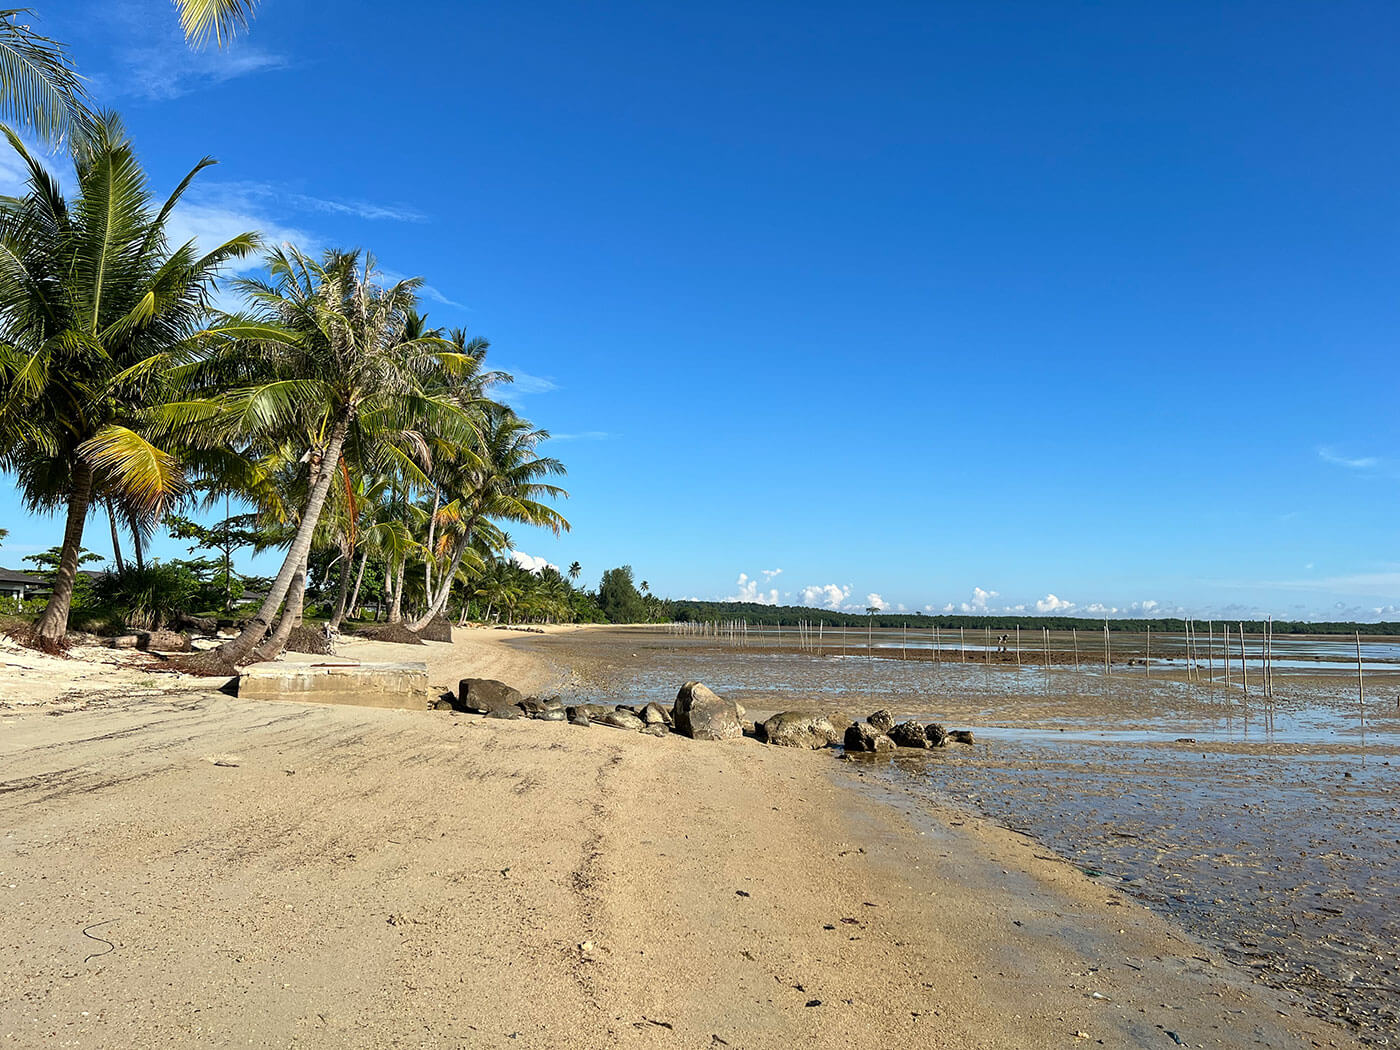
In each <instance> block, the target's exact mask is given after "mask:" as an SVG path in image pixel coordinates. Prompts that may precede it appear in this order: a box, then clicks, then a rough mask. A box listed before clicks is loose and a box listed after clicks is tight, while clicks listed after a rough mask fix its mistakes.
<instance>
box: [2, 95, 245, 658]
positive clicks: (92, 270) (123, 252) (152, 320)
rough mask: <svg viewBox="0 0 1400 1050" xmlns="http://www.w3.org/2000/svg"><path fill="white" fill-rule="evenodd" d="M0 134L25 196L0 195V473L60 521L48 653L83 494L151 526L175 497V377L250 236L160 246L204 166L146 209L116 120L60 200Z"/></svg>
mask: <svg viewBox="0 0 1400 1050" xmlns="http://www.w3.org/2000/svg"><path fill="white" fill-rule="evenodd" d="M4 130H5V134H6V135H7V137H8V138H9V141H10V145H11V146H12V147H13V149H14V150H15V152H16V153H17V154H18V155H19V158H20V160H21V161H22V162H23V164H24V166H25V167H26V168H27V170H28V176H29V180H28V181H29V192H28V193H27V194H26V195H25V196H24V197H21V198H13V197H9V198H0V469H4V470H7V471H13V472H14V473H15V475H16V478H17V481H18V484H19V488H20V491H21V493H22V495H23V498H24V502H25V505H26V506H27V507H29V508H30V509H32V510H39V511H56V510H62V511H64V512H65V515H66V524H65V527H64V535H63V545H62V552H63V553H62V556H61V558H60V563H59V566H58V571H57V573H56V575H55V577H54V580H53V594H52V597H51V598H50V599H49V603H48V606H47V608H46V609H45V611H44V615H43V616H42V617H41V619H40V621H39V624H38V626H37V629H36V638H37V640H38V642H39V644H40V645H42V646H44V647H46V648H57V647H58V646H59V645H60V644H61V642H62V640H63V636H64V634H65V633H66V631H67V628H68V612H69V608H70V606H71V604H72V596H73V586H74V580H75V578H76V573H77V568H78V560H77V559H78V552H79V551H80V550H81V548H82V540H83V529H84V526H85V524H86V521H87V516H88V512H89V510H90V508H91V507H92V506H93V503H94V501H95V500H101V499H106V500H111V501H113V502H115V503H118V504H120V505H121V506H123V507H124V508H126V509H127V510H128V511H129V512H131V513H133V514H136V515H138V516H142V517H150V516H153V515H156V514H159V513H160V512H161V511H162V510H163V509H164V508H165V506H166V505H167V504H168V503H169V502H170V500H171V499H172V498H175V497H177V496H178V495H179V494H180V493H181V492H182V491H183V488H184V475H183V471H182V470H181V469H180V466H179V463H178V461H177V459H176V456H175V455H174V451H173V449H174V445H172V443H171V442H172V440H175V441H177V440H178V439H177V438H176V435H175V432H174V428H173V426H172V421H174V420H178V419H179V418H180V417H181V416H184V418H186V419H188V418H189V413H188V412H187V411H185V412H182V411H181V406H182V403H183V402H184V399H185V398H186V397H187V396H188V384H187V382H186V381H185V377H186V375H187V371H186V369H187V366H189V365H190V364H191V362H192V361H193V360H194V353H195V341H196V336H197V334H198V332H199V330H200V326H201V322H202V321H203V320H204V319H205V317H206V315H207V312H208V296H209V292H210V286H211V282H212V281H213V278H214V276H215V274H216V273H217V272H218V271H219V268H220V267H221V266H222V265H223V264H225V263H226V262H228V261H230V260H232V259H235V258H239V257H241V256H243V255H246V254H247V253H248V252H250V251H252V250H253V248H254V246H255V244H256V238H255V237H254V236H253V235H252V234H242V235H240V236H238V237H235V238H233V239H232V240H230V241H228V242H226V243H224V244H222V245H220V246H219V247H217V248H215V249H214V250H213V251H211V252H208V253H205V254H203V255H201V254H199V253H198V252H197V251H196V248H195V246H194V244H193V243H191V244H185V245H183V246H181V247H178V248H175V249H174V250H171V249H170V248H169V247H168V245H167V243H166V237H165V222H166V219H167V217H168V216H169V214H170V210H171V209H172V208H173V207H174V205H175V203H176V202H177V201H178V200H179V199H180V196H181V194H182V193H183V192H184V190H185V188H186V187H187V186H188V185H189V184H190V182H191V180H192V179H193V178H194V177H195V175H197V174H198V172H199V171H200V170H201V169H202V168H204V167H206V166H207V165H208V164H209V163H211V162H210V161H208V160H205V161H201V162H200V163H199V164H198V165H196V166H195V168H194V169H193V170H192V171H191V172H190V173H189V175H187V176H186V177H185V179H184V181H183V182H181V183H180V185H179V186H178V187H177V188H176V190H175V192H174V193H172V194H171V195H170V196H169V197H168V198H166V199H165V201H164V202H163V203H162V204H160V206H159V207H158V208H157V207H156V206H155V202H154V201H153V199H152V197H151V193H150V190H149V187H148V185H147V182H146V177H145V174H144V172H143V171H142V170H141V168H140V165H139V164H138V163H137V161H136V155H135V153H134V151H133V149H132V146H131V143H130V142H129V141H128V139H127V137H126V134H125V132H124V131H123V130H122V127H121V123H120V122H119V121H118V120H117V118H116V117H114V116H110V115H108V116H104V117H102V118H101V119H100V120H99V121H98V123H97V125H96V127H95V129H94V133H93V135H92V137H91V138H90V139H87V140H84V141H83V142H81V143H79V144H78V149H77V150H76V152H75V160H74V166H75V169H76V176H77V191H78V192H77V195H76V196H75V197H74V199H73V200H72V201H68V200H65V199H64V197H63V195H62V193H61V192H60V191H59V185H58V182H57V181H56V180H55V179H54V178H53V176H51V175H50V174H49V172H48V171H46V170H45V169H44V167H43V165H42V164H41V163H40V162H39V161H38V160H37V159H36V158H34V157H33V156H31V155H30V154H29V152H28V151H27V150H26V149H25V147H24V144H23V143H21V142H20V140H19V138H18V137H17V136H16V135H15V134H14V132H12V131H10V130H9V129H8V128H6V129H4Z"/></svg>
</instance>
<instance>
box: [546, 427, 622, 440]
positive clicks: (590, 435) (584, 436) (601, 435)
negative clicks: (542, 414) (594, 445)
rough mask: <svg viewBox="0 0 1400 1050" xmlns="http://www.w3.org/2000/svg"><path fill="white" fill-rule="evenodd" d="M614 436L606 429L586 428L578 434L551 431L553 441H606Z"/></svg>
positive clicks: (550, 437) (550, 436)
mask: <svg viewBox="0 0 1400 1050" xmlns="http://www.w3.org/2000/svg"><path fill="white" fill-rule="evenodd" d="M610 437H612V435H611V434H609V433H608V432H607V431H606V430H584V431H580V432H579V433H577V434H555V433H554V432H552V431H551V432H550V435H549V439H550V440H551V441H606V440H608V438H610Z"/></svg>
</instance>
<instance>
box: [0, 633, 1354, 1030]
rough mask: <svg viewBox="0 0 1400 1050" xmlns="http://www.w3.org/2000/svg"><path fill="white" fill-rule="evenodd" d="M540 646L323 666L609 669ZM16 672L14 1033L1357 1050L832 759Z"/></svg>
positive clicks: (529, 684)
mask: <svg viewBox="0 0 1400 1050" xmlns="http://www.w3.org/2000/svg"><path fill="white" fill-rule="evenodd" d="M558 633H560V632H558V631H556V632H555V634H556V635H557V634H558ZM539 638H540V636H535V635H514V634H508V633H507V632H493V631H485V630H468V631H459V632H458V641H457V642H455V643H454V644H452V645H450V646H449V645H428V646H425V647H423V648H422V649H421V650H420V649H418V648H417V647H414V648H412V649H409V648H406V647H402V646H394V645H386V644H376V643H362V642H352V643H349V644H347V645H346V646H345V647H343V649H342V653H343V654H344V655H347V656H352V657H355V658H359V659H365V660H374V659H394V660H405V659H423V660H425V661H426V662H427V663H428V664H429V670H430V679H431V680H432V681H433V682H434V684H437V685H447V684H453V683H455V681H456V679H457V678H458V677H461V676H465V675H474V676H483V677H498V678H502V679H504V680H506V681H511V682H513V683H516V684H519V685H521V686H522V687H524V688H526V689H531V690H537V691H548V690H550V689H552V688H556V687H559V686H561V685H569V684H575V685H576V684H577V683H578V681H579V680H580V676H583V678H584V679H586V680H590V681H591V680H595V679H597V680H601V678H602V677H603V676H604V675H605V674H606V670H607V668H606V666H605V665H606V664H607V663H608V661H610V660H614V659H617V657H615V656H607V657H605V658H600V660H599V661H598V662H597V663H596V664H595V665H594V666H591V667H590V666H575V665H576V664H580V665H581V664H582V663H583V662H582V661H574V660H564V659H561V657H560V653H563V652H568V651H575V652H576V651H582V650H583V649H586V647H587V639H588V635H587V632H583V631H580V632H577V633H576V634H575V635H574V637H573V638H572V639H570V645H569V646H568V647H567V648H560V647H559V646H557V645H555V646H549V645H537V644H536V641H535V640H536V639H539ZM542 641H544V642H556V641H557V638H548V637H546V638H544V639H542ZM537 650H539V651H543V652H544V654H545V655H543V656H541V655H540V653H539V651H537ZM84 655H85V656H87V655H89V654H84ZM107 658H111V656H110V654H108V657H107ZM0 661H3V662H5V663H6V664H8V665H9V666H6V667H0V987H3V989H4V994H3V995H0V1046H26V1047H27V1046H35V1047H38V1046H45V1047H48V1046H55V1047H57V1046H93V1047H147V1046H156V1045H162V1046H229V1047H232V1046H256V1047H328V1048H329V1047H365V1048H368V1047H389V1046H401V1047H478V1046H480V1047H496V1046H500V1047H581V1048H590V1047H612V1046H647V1047H651V1046H656V1047H723V1046H731V1047H745V1048H761V1047H789V1046H815V1047H828V1046H830V1047H836V1046H841V1047H849V1046H872V1047H915V1046H917V1047H954V1048H961V1047H968V1048H972V1047H1007V1048H1022V1047H1040V1046H1048V1047H1056V1046H1066V1047H1068V1046H1093V1045H1105V1046H1134V1047H1136V1046H1143V1047H1157V1046H1161V1047H1171V1046H1175V1045H1189V1046H1208V1047H1233V1046H1268V1047H1290V1046H1302V1047H1306V1046H1335V1047H1350V1046H1353V1045H1355V1044H1353V1043H1352V1042H1351V1040H1350V1038H1349V1037H1348V1036H1347V1035H1346V1033H1344V1032H1343V1031H1342V1030H1341V1029H1339V1028H1337V1027H1335V1026H1333V1025H1330V1024H1328V1023H1326V1022H1324V1021H1320V1020H1317V1019H1314V1018H1312V1017H1311V1016H1309V1015H1308V1014H1307V1012H1306V1010H1305V1009H1304V1008H1303V1006H1302V1005H1300V1004H1299V1002H1297V1001H1296V1000H1293V999H1290V998H1287V997H1285V996H1284V995H1283V994H1282V993H1278V992H1274V991H1272V990H1270V989H1267V988H1261V987H1257V986H1255V985H1252V984H1251V983H1250V982H1249V979H1248V975H1247V974H1245V973H1244V972H1243V971H1242V970H1239V969H1236V968H1234V967H1232V966H1230V965H1228V964H1226V963H1224V962H1223V961H1222V960H1220V959H1219V958H1217V957H1215V956H1214V955H1213V954H1212V953H1211V952H1210V951H1208V950H1206V949H1205V948H1204V947H1203V946H1201V945H1200V944H1198V943H1196V942H1195V941H1193V940H1192V939H1191V938H1189V937H1187V936H1186V935H1184V934H1183V933H1181V932H1180V931H1178V930H1177V929H1175V928H1174V927H1173V926H1172V925H1170V924H1169V923H1168V922H1167V921H1165V920H1164V919H1162V918H1159V917H1157V916H1154V915H1152V914H1150V913H1149V912H1148V911H1146V910H1145V909H1144V908H1142V907H1141V906H1140V905H1138V904H1137V903H1136V902H1134V901H1132V900H1131V899H1128V898H1126V897H1123V896H1120V895H1119V894H1118V893H1117V892H1116V891H1114V890H1112V889H1111V888H1109V887H1105V886H1101V885H1098V884H1096V883H1095V882H1094V881H1093V880H1091V879H1089V878H1086V877H1085V876H1084V875H1083V874H1082V873H1081V872H1080V871H1079V870H1078V869H1076V868H1075V867H1073V866H1072V865H1070V864H1068V863H1066V862H1064V861H1062V860H1059V859H1057V858H1055V857H1053V856H1051V855H1050V854H1048V853H1047V852H1046V851H1045V848H1044V847H1042V846H1040V845H1038V844H1036V843H1034V842H1033V841H1031V840H1029V839H1027V838H1024V837H1022V836H1020V835H1017V834H1015V833H1013V832H1010V831H1007V830H1005V829H1002V828H998V827H995V826H993V825H991V824H990V823H987V822H985V821H982V820H979V819H977V818H975V817H972V816H969V815H967V814H964V813H961V812H959V811H956V810H951V809H948V810H944V809H939V808H936V807H934V808H930V807H929V805H928V804H926V803H923V802H920V803H919V804H918V805H917V806H916V805H915V803H913V802H912V801H911V800H909V799H900V798H899V797H898V796H893V795H892V796H890V797H889V798H888V799H881V798H879V797H877V796H876V795H875V794H874V793H873V792H871V791H856V790H853V787H852V785H853V783H854V782H855V781H856V780H857V779H858V778H859V776H860V772H861V769H860V767H859V764H858V763H842V762H839V761H838V760H837V759H836V758H835V757H834V755H833V753H830V752H827V753H820V752H797V751H793V750H787V749H776V748H767V747H764V746H763V745H760V744H757V743H755V742H754V741H752V740H741V741H733V742H729V743H696V742H693V741H690V740H686V739H683V738H680V737H668V738H662V739H655V738H651V737H645V736H641V735H637V734H630V733H625V732H622V731H617V730H612V729H607V728H604V727H600V726H594V727H590V728H587V729H583V728H578V727H574V726H570V725H567V724H562V723H542V722H504V721H494V720H484V719H479V718H475V717H473V716H463V715H455V714H450V713H445V712H415V711H391V710H379V709H369V708H357V707H346V706H327V705H314V704H301V703H293V702H259V701H250V700H239V699H237V698H234V697H231V696H228V695H225V694H223V693H220V692H218V691H217V690H216V689H214V688H213V687H212V686H211V685H210V684H209V683H201V682H199V681H198V680H195V679H188V678H183V677H178V676H172V675H151V674H148V673H145V672H143V671H141V670H139V669H137V668H136V667H135V666H124V667H106V668H102V667H98V668H97V669H96V670H94V669H93V668H92V667H91V666H90V662H89V661H78V660H70V661H63V660H55V659H53V658H47V657H43V658H39V657H33V656H32V654H28V655H26V654H16V653H14V652H12V651H10V650H9V649H6V650H5V652H3V653H0ZM141 662H143V661H142V660H141V659H138V658H136V657H131V658H130V663H132V664H138V663H141ZM21 664H22V665H24V667H23V668H19V667H17V666H16V665H21ZM21 670H23V671H24V674H23V676H21V673H20V672H21ZM676 684H677V685H678V684H679V683H676ZM667 699H669V698H667ZM1172 1033H1174V1034H1172Z"/></svg>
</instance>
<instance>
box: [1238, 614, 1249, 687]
mask: <svg viewBox="0 0 1400 1050" xmlns="http://www.w3.org/2000/svg"><path fill="white" fill-rule="evenodd" d="M1240 681H1241V682H1242V683H1243V684H1244V695H1245V699H1246V700H1247V699H1249V662H1248V660H1247V659H1246V658H1245V654H1244V624H1240Z"/></svg>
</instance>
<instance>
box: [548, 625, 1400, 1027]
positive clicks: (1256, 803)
mask: <svg viewBox="0 0 1400 1050" xmlns="http://www.w3.org/2000/svg"><path fill="white" fill-rule="evenodd" d="M1323 641H1324V643H1328V642H1330V641H1332V640H1327V639H1324V640H1323ZM561 644H562V640H561ZM1289 644H1290V645H1294V646H1295V647H1296V646H1297V645H1298V642H1297V641H1296V640H1293V639H1290V640H1289ZM589 648H590V650H591V651H592V655H591V656H583V655H581V659H583V660H585V661H589V660H591V661H593V663H594V665H595V666H596V668H597V671H596V673H597V674H598V676H599V679H600V680H602V679H604V678H606V677H607V676H608V675H611V676H613V678H614V680H615V683H616V684H615V687H614V688H615V690H616V691H617V692H619V693H620V694H621V695H622V696H623V697H624V698H625V697H628V696H630V695H632V694H633V693H634V692H637V691H646V690H649V689H653V688H655V687H656V685H657V684H658V683H659V681H662V680H665V679H667V678H668V677H669V676H671V675H673V674H674V673H675V670H676V668H678V667H680V666H685V667H687V668H699V669H700V671H699V673H701V674H702V675H704V676H706V678H707V680H710V681H714V682H716V683H719V686H720V687H721V688H724V687H727V688H728V691H729V692H731V693H732V694H734V695H737V696H740V697H741V698H742V699H743V701H744V702H745V703H746V704H747V705H749V706H750V708H752V709H753V710H754V711H755V712H756V713H758V714H759V715H760V716H761V715H762V714H763V713H765V712H768V711H772V710H777V709H783V708H793V707H810V708H815V709H818V710H823V711H825V712H827V713H828V714H830V715H831V716H832V717H834V718H858V717H863V716H864V715H865V714H867V713H868V712H869V711H870V710H872V709H873V708H874V707H881V706H883V707H888V708H890V709H892V710H893V711H894V712H895V713H896V716H897V717H916V718H918V719H920V720H923V721H929V720H938V721H942V722H945V723H946V724H947V725H949V726H950V727H953V726H970V727H974V728H975V729H976V731H977V734H978V745H977V746H976V747H975V748H972V749H964V748H949V749H947V750H944V751H939V752H937V753H920V752H903V751H902V752H899V754H898V757H897V758H896V759H895V760H893V761H891V760H889V759H884V758H881V759H879V760H876V761H873V762H870V761H868V760H867V761H866V762H864V763H863V764H862V766H861V767H860V768H861V770H862V772H863V773H865V774H866V776H867V778H868V779H871V780H878V781H879V782H880V783H881V785H883V786H884V787H886V788H888V789H890V790H893V791H896V792H898V793H900V794H901V795H907V796H909V797H911V798H913V799H916V800H917V803H916V804H918V805H947V804H950V803H951V804H953V805H955V806H959V807H963V808H965V809H967V810H969V811H973V812H976V813H979V814H986V815H988V816H990V817H992V818H993V819H994V820H996V821H998V822H1001V823H1004V824H1008V825H1010V826H1013V827H1016V828H1019V829H1021V830H1024V831H1026V832H1028V833H1030V834H1032V835H1034V836H1035V838H1036V839H1037V840H1038V841H1040V842H1042V843H1044V844H1045V845H1046V846H1047V847H1049V848H1050V849H1053V850H1054V851H1056V852H1058V853H1060V854H1062V855H1064V856H1068V857H1071V858H1074V859H1075V860H1076V861H1077V862H1078V863H1079V864H1080V866H1081V867H1083V868H1085V869H1088V870H1090V871H1095V872H1098V873H1100V874H1098V875H1096V876H1095V878H1096V879H1097V881H1099V882H1100V883H1102V884H1104V885H1111V886H1114V887H1116V888H1118V889H1119V890H1121V892H1123V893H1126V894H1128V895H1131V896H1133V897H1134V898H1135V899H1138V900H1140V901H1143V902H1144V903H1146V904H1148V905H1149V906H1150V907H1152V908H1153V909H1154V910H1157V911H1158V912H1160V913H1162V914H1164V915H1168V916H1169V917H1171V918H1172V919H1174V920H1176V921H1180V922H1182V923H1183V924H1184V925H1186V926H1187V928H1188V929H1190V930H1191V931H1192V932H1193V933H1194V934H1196V935H1197V936H1200V937H1201V938H1203V940H1204V941H1205V942H1206V943H1207V944H1209V945H1210V946H1211V947H1212V949H1213V950H1214V951H1215V952H1218V953H1219V955H1220V956H1221V957H1222V958H1227V959H1229V960H1232V961H1233V962H1235V963H1237V964H1238V965H1239V966H1240V967H1241V968H1243V969H1245V970H1247V971H1248V972H1249V973H1251V974H1252V975H1253V977H1254V979H1255V980H1256V981H1259V982H1261V983H1266V984H1270V985H1274V986H1277V987H1282V988H1288V989H1290V990H1295V991H1298V992H1300V993H1302V994H1304V995H1305V996H1306V998H1307V1001H1308V1002H1309V1004H1310V1007H1311V1009H1312V1010H1313V1011H1314V1012H1315V1013H1317V1014H1318V1015H1319V1016H1322V1017H1326V1018H1330V1019H1335V1020H1337V1021H1339V1022H1340V1023H1343V1024H1346V1025H1347V1026H1348V1028H1349V1029H1351V1030H1353V1031H1354V1032H1356V1033H1357V1034H1358V1035H1359V1036H1360V1037H1362V1038H1365V1039H1367V1040H1369V1041H1372V1042H1375V1043H1378V1044H1379V1045H1390V1044H1392V1043H1393V1042H1394V1041H1395V1040H1396V1039H1400V1017H1397V1006H1400V990H1398V989H1400V951H1397V944H1400V908H1397V906H1396V904H1395V901H1396V900H1397V899H1400V810H1397V807H1396V803H1395V801H1394V790H1393V786H1394V775H1395V773H1396V771H1397V770H1400V714H1397V712H1396V710H1395V708H1394V706H1393V705H1392V704H1391V703H1390V702H1389V698H1390V697H1391V696H1393V694H1394V693H1395V692H1396V690H1397V678H1396V676H1395V675H1394V673H1391V674H1388V675H1386V674H1376V675H1369V676H1368V679H1367V682H1368V693H1369V700H1368V712H1367V721H1366V726H1367V731H1366V734H1365V735H1364V736H1363V734H1362V732H1361V724H1360V719H1359V718H1358V711H1357V707H1356V698H1355V685H1354V682H1347V681H1345V680H1343V681H1341V682H1339V681H1338V679H1337V677H1336V676H1335V675H1318V674H1309V673H1304V672H1290V673H1289V674H1288V675H1286V676H1285V675H1282V674H1280V675H1279V676H1278V678H1277V689H1276V693H1277V695H1276V697H1275V698H1274V700H1273V702H1271V703H1267V704H1266V703H1264V702H1263V701H1262V698H1260V697H1259V696H1258V692H1257V690H1258V680H1257V678H1256V680H1255V689H1256V692H1255V694H1254V695H1253V696H1252V697H1251V698H1250V699H1248V700H1246V699H1245V698H1244V697H1243V695H1242V694H1241V692H1240V690H1239V689H1238V688H1236V689H1235V690H1233V691H1232V692H1226V691H1225V690H1224V689H1222V688H1219V687H1212V686H1207V685H1191V684H1189V683H1187V682H1186V681H1185V675H1184V673H1183V672H1182V671H1181V670H1180V669H1178V670H1177V672H1176V673H1175V674H1168V673H1163V669H1160V668H1159V669H1154V671H1153V674H1152V676H1151V677H1150V678H1149V677H1148V676H1147V675H1146V673H1145V669H1144V668H1142V667H1136V668H1133V669H1131V670H1126V671H1118V672H1116V673H1115V674H1114V675H1113V676H1112V677H1111V678H1110V677H1106V676H1103V675H1101V674H1074V673H1072V672H1069V671H1066V670H1052V671H1050V672H1049V673H1047V672H1046V671H1045V670H1044V668H1043V667H1031V668H1024V669H1021V670H1018V669H1017V668H1016V667H1015V666H1007V665H1005V664H1002V665H1000V666H998V665H996V664H993V665H992V666H991V667H990V668H985V667H984V666H983V665H980V664H971V665H967V666H964V665H962V664H960V663H945V664H943V665H941V666H938V665H930V664H929V663H928V662H927V660H925V661H924V662H918V661H914V660H910V661H904V660H902V659H900V656H901V654H899V653H893V654H890V653H886V654H885V658H884V659H880V658H876V659H874V660H870V659H867V658H866V657H865V656H864V655H861V656H854V655H850V652H854V650H850V651H848V654H847V655H846V656H845V657H844V658H843V657H842V654H841V653H840V651H839V650H838V651H836V652H834V653H829V654H828V655H826V656H817V655H815V654H814V653H812V652H810V651H807V652H804V651H801V650H797V649H793V648H791V647H774V646H758V645H753V644H750V645H749V646H747V647H743V646H731V645H726V644H716V643H715V642H714V640H712V639H711V640H703V639H686V638H681V639H676V638H672V637H666V636H664V635H662V634H659V633H658V632H655V631H652V632H644V631H634V632H632V633H631V634H630V636H629V635H627V634H625V633H621V634H617V635H616V636H614V637H612V638H610V639H601V638H599V639H594V640H593V644H592V645H591V646H590V647H589ZM609 654H611V655H609ZM877 655H878V650H877ZM924 655H925V656H927V655H928V654H924ZM1218 669H1219V668H1218V665H1217V670H1218ZM1235 674H1236V681H1237V682H1238V665H1236V669H1235ZM989 727H997V728H989ZM1387 1041H1389V1042H1387Z"/></svg>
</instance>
